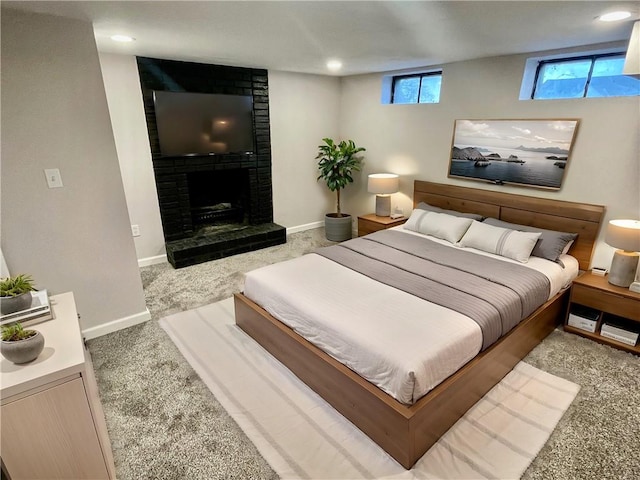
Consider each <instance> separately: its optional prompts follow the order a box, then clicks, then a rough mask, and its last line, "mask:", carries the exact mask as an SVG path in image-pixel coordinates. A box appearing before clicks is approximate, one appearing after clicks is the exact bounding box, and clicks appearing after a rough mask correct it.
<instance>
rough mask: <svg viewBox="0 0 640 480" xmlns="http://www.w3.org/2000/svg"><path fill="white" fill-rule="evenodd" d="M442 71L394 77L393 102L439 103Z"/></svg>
mask: <svg viewBox="0 0 640 480" xmlns="http://www.w3.org/2000/svg"><path fill="white" fill-rule="evenodd" d="M441 84H442V71H437V72H428V73H416V74H413V75H400V76H397V77H393V84H392V87H391V103H438V102H439V101H440V85H441Z"/></svg>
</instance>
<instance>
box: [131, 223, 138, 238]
mask: <svg viewBox="0 0 640 480" xmlns="http://www.w3.org/2000/svg"><path fill="white" fill-rule="evenodd" d="M131 234H132V235H133V236H134V237H139V236H140V226H139V225H131Z"/></svg>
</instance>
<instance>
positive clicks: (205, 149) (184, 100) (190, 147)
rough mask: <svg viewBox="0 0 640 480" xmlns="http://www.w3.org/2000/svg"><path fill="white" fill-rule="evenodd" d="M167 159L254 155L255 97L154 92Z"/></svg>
mask: <svg viewBox="0 0 640 480" xmlns="http://www.w3.org/2000/svg"><path fill="white" fill-rule="evenodd" d="M153 101H154V104H155V110H156V125H157V128H158V140H159V142H160V152H161V155H163V156H183V155H207V154H212V153H253V150H254V146H253V120H252V112H253V97H251V96H244V95H221V94H212V93H187V92H163V91H154V92H153Z"/></svg>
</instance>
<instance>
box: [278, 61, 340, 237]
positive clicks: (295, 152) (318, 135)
mask: <svg viewBox="0 0 640 480" xmlns="http://www.w3.org/2000/svg"><path fill="white" fill-rule="evenodd" d="M339 109H340V79H339V78H336V77H328V76H319V75H303V74H296V73H285V72H273V71H270V72H269V115H270V121H271V155H272V167H271V170H272V176H273V215H274V221H275V222H276V223H278V224H280V225H282V226H285V227H289V228H291V227H297V226H300V225H305V224H309V223H313V222H321V224H322V225H324V215H325V213H327V212H334V211H335V193H332V192H330V191H329V189H328V188H327V185H326V183H325V182H324V181H322V180H321V181H316V178H318V161H317V160H315V157H316V155H317V153H318V145H320V144H321V143H322V139H323V138H325V137H332V138H334V139H335V138H337V136H338V125H339V122H338V113H339Z"/></svg>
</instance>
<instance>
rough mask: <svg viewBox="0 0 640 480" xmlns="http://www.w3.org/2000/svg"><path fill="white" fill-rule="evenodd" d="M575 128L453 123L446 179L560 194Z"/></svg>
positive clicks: (556, 122)
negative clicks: (515, 186) (462, 179)
mask: <svg viewBox="0 0 640 480" xmlns="http://www.w3.org/2000/svg"><path fill="white" fill-rule="evenodd" d="M579 122H580V121H579V119H575V118H572V119H531V120H508V119H505V120H455V122H454V128H453V138H452V141H451V154H450V156H449V174H448V177H449V178H464V179H467V180H475V181H482V182H489V183H493V184H496V185H505V184H511V185H519V186H524V187H533V188H541V189H547V190H560V188H562V183H563V181H564V178H565V176H566V174H567V169H568V167H569V165H570V162H571V153H572V150H573V145H574V141H575V138H576V134H577V131H578V125H579Z"/></svg>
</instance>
